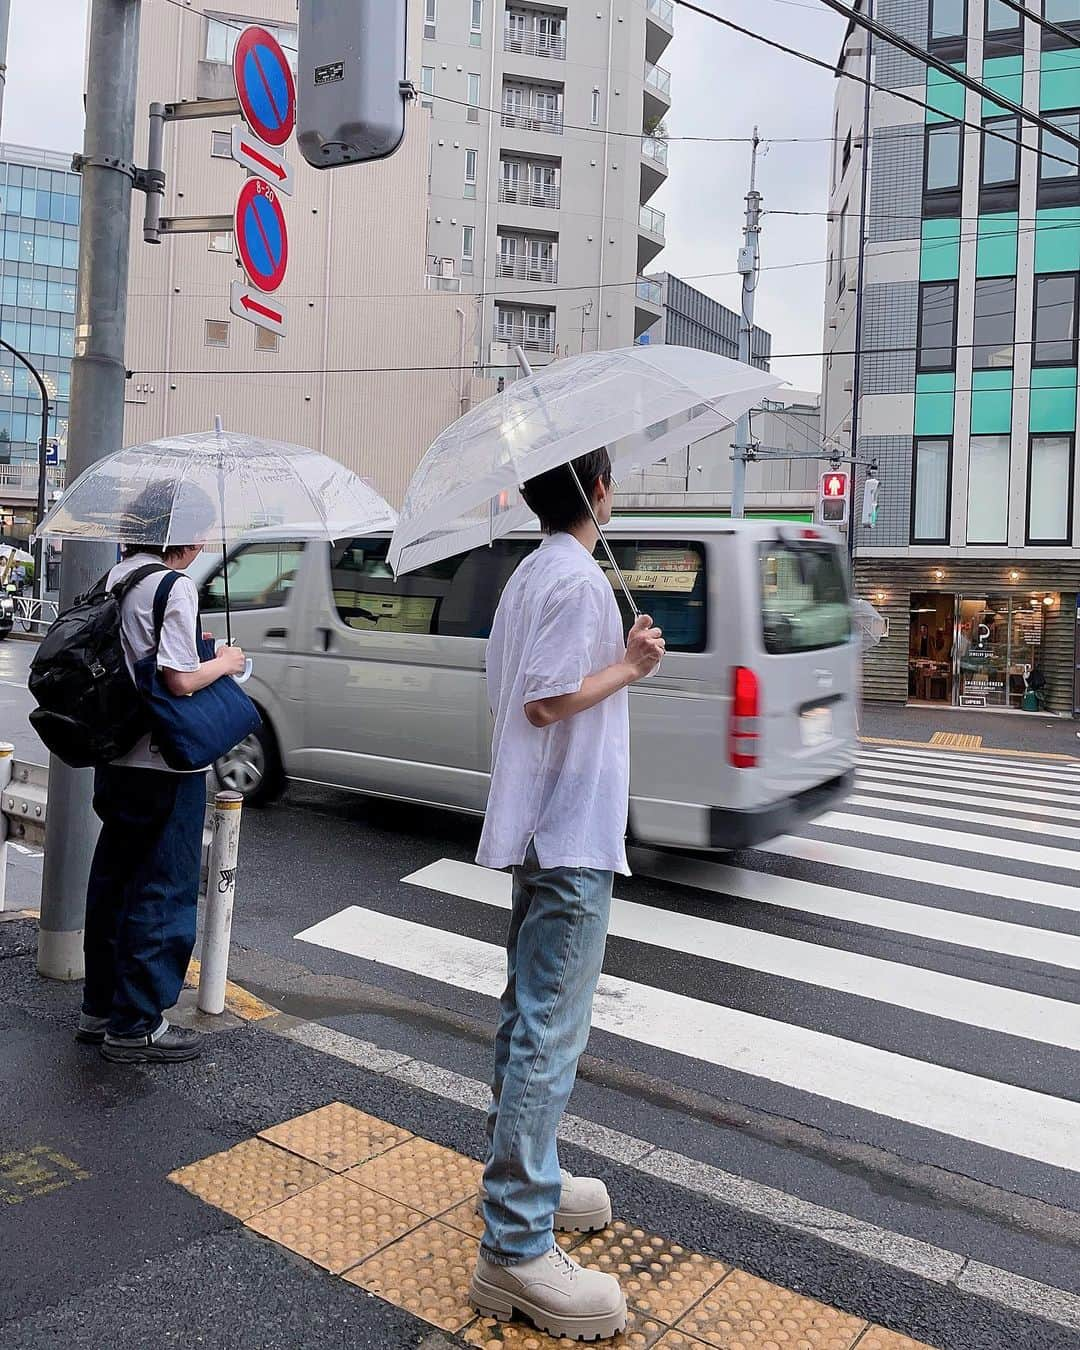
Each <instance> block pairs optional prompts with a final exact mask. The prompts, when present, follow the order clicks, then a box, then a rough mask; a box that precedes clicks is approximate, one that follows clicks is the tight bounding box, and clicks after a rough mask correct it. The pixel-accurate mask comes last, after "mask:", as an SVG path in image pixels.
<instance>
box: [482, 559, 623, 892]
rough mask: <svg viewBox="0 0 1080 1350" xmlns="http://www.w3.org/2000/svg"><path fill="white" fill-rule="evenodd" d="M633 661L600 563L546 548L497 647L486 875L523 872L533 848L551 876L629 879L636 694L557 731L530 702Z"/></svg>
mask: <svg viewBox="0 0 1080 1350" xmlns="http://www.w3.org/2000/svg"><path fill="white" fill-rule="evenodd" d="M625 651H626V644H625V641H624V639H623V628H622V621H621V619H620V617H619V607H618V605H617V604H616V602H615V595H614V592H613V591H612V589H611V583H610V582H609V581H608V579H607V578H606V577H605V575H604V573H603V572H602V571H601V570H600V568H599V567H598V566H597V564H596V562H595V560H594V559H593V557H592V556H591V554H590V553H589V552H588V550H587V549H585V548H583V547H582V545H581V544H579V543H578V541H577V540H576V539H575V538H574V537H573V535H570V534H556V535H552V536H551V537H550V538H548V539H545V540H544V542H543V544H541V546H540V547H539V548H538V549H537V550H536V551H535V552H533V553H531V554H530V555H529V556H528V557H527V558H526V559H525V560H524V562H522V563H521V565H520V566H519V567H518V569H517V571H516V572H515V573H514V575H513V576H512V577H511V579H510V581H509V584H508V585H507V587H506V589H505V591H504V592H503V596H502V599H501V601H500V602H499V608H498V610H497V612H496V614H495V623H494V625H493V627H492V632H491V638H490V640H489V642H488V648H487V678H488V695H489V699H490V702H491V709H492V713H493V714H494V717H495V733H494V736H493V739H492V773H491V793H490V796H489V798H488V806H487V815H486V817H485V819H484V830H483V834H482V835H481V838H480V849H479V852H478V854H477V861H478V862H479V863H480V864H481V865H482V866H484V867H515V866H519V865H520V864H521V863H523V862H524V861H525V854H526V852H527V851H528V847H529V843H530V841H532V842H534V843H535V845H536V856H537V858H538V860H539V862H540V866H541V867H545V868H548V867H595V868H599V869H601V870H604V871H609V872H621V873H623V875H625V876H629V874H630V869H629V867H628V866H627V862H626V818H627V811H628V807H629V795H630V704H629V699H628V697H627V691H626V690H625V689H621V690H619V691H618V693H615V694H612V695H611V697H610V698H606V699H604V700H603V702H602V703H598V704H597V705H596V706H595V707H593V708H589V709H588V710H587V711H585V712H580V713H577V714H576V715H575V716H573V717H568V718H566V720H565V721H562V722H557V723H555V725H554V726H550V727H534V726H533V725H532V724H531V723H530V722H529V719H528V718H527V717H526V716H525V705H526V703H533V702H535V701H536V700H538V699H544V698H558V697H559V696H560V695H562V694H575V693H577V691H578V690H579V689H580V688H581V686H582V683H583V682H584V680H585V679H586V677H587V676H589V675H595V674H598V673H599V672H600V671H601V670H604V669H606V667H608V666H611V665H614V664H615V663H616V662H617V661H621V660H622V658H623V654H624V652H625Z"/></svg>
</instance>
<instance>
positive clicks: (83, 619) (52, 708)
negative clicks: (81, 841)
mask: <svg viewBox="0 0 1080 1350" xmlns="http://www.w3.org/2000/svg"><path fill="white" fill-rule="evenodd" d="M165 571H168V568H166V567H165V566H164V564H162V563H149V564H147V566H145V567H137V568H136V569H135V570H134V571H133V572H130V573H129V574H128V575H127V576H126V577H125V578H124V579H123V581H120V582H117V584H116V585H115V586H114V587H113V588H112V590H109V589H108V585H107V582H108V573H106V574H105V576H103V577H102V578H101V580H100V581H99V582H98V583H97V585H96V586H95V587H94V588H93V590H91V591H89V592H87V594H86V595H83V596H80V597H79V599H78V600H76V601H75V603H74V604H73V605H72V606H71V608H70V609H68V610H65V612H64V613H63V614H61V615H60V617H59V618H58V619H57V620H56V622H55V623H54V624H53V625H52V627H51V628H50V629H49V631H48V632H47V633H46V634H45V637H44V638H43V639H42V642H41V646H40V647H38V649H37V654H36V655H35V656H34V659H33V661H32V662H31V663H30V680H29V685H30V692H31V694H33V696H34V698H35V699H36V700H37V704H38V706H37V707H36V708H35V709H34V711H33V712H32V713H31V714H30V725H31V726H32V727H33V728H34V730H35V731H36V732H37V734H38V736H40V738H41V740H42V742H43V743H44V744H45V745H46V747H47V748H48V749H49V750H51V751H52V753H53V754H54V755H56V756H57V757H58V758H59V759H62V760H63V761H64V763H65V764H70V765H71V767H72V768H73V769H87V768H92V767H96V766H98V765H101V764H108V763H109V762H110V761H111V760H114V759H117V758H118V757H119V756H120V755H126V754H127V752H128V751H129V750H131V749H133V748H134V746H135V744H136V742H137V741H138V740H139V738H140V737H142V736H145V735H146V733H147V732H148V731H149V730H150V723H149V719H148V714H147V711H146V706H145V704H144V703H143V700H142V698H141V697H140V695H139V692H138V690H137V689H136V688H135V682H134V681H133V680H132V678H131V675H130V674H129V673H128V668H127V662H126V661H125V660H124V648H123V644H122V643H121V641H120V606H121V604H122V603H123V600H124V597H125V596H126V595H127V593H128V592H129V591H130V590H131V589H132V587H133V586H137V585H138V584H139V582H140V581H142V580H144V579H145V578H146V577H148V576H151V575H152V574H153V573H154V572H165Z"/></svg>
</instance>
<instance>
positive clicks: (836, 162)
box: [832, 110, 840, 191]
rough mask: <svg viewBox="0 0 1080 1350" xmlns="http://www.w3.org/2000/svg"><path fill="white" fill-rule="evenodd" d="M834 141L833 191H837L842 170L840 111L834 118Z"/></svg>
mask: <svg viewBox="0 0 1080 1350" xmlns="http://www.w3.org/2000/svg"><path fill="white" fill-rule="evenodd" d="M832 139H833V148H832V185H833V191H835V190H836V187H837V184H838V182H839V170H840V113H839V110H837V112H836V113H835V114H834V116H833V127H832Z"/></svg>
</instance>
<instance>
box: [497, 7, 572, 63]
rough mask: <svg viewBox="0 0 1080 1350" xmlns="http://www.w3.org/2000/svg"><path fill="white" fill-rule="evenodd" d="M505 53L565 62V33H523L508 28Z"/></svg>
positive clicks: (531, 30)
mask: <svg viewBox="0 0 1080 1350" xmlns="http://www.w3.org/2000/svg"><path fill="white" fill-rule="evenodd" d="M508 17H509V16H508ZM503 51H504V52H518V53H520V54H521V55H522V56H541V57H548V58H549V59H551V60H553V61H565V60H566V35H565V34H564V33H541V32H538V31H536V30H533V29H525V30H524V31H522V30H520V29H517V28H513V27H507V28H506V29H505V30H504V31H503Z"/></svg>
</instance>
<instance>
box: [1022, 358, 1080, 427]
mask: <svg viewBox="0 0 1080 1350" xmlns="http://www.w3.org/2000/svg"><path fill="white" fill-rule="evenodd" d="M1029 426H1030V429H1031V432H1032V434H1033V435H1037V434H1039V433H1042V432H1055V431H1062V432H1064V431H1075V429H1076V369H1075V367H1073V366H1054V367H1050V368H1048V369H1044V370H1033V371H1032V372H1031V420H1030V423H1029Z"/></svg>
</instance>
